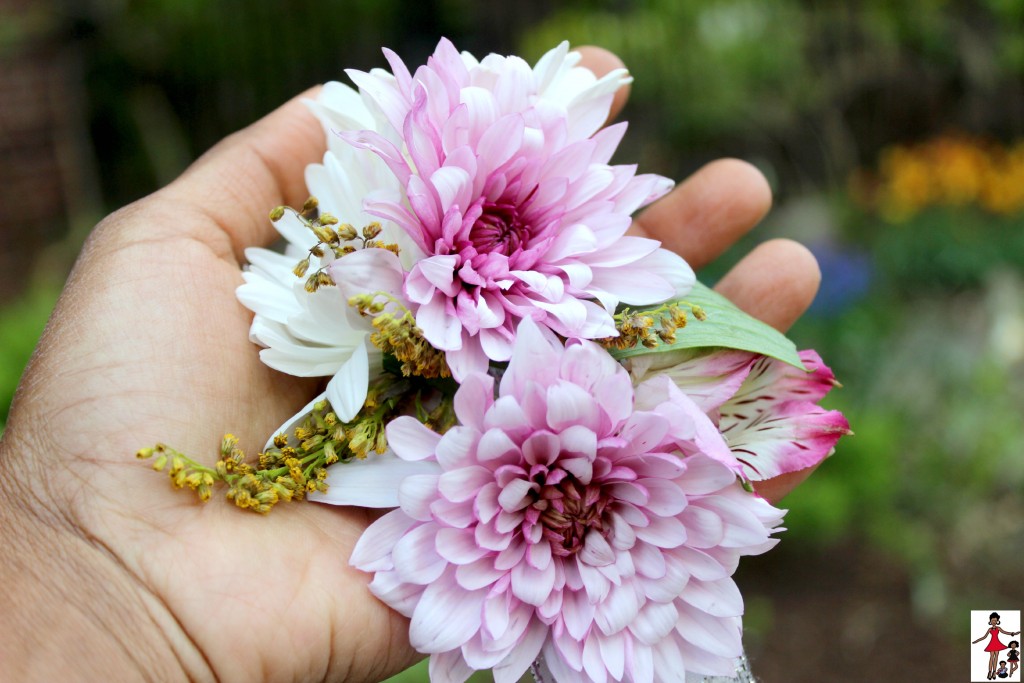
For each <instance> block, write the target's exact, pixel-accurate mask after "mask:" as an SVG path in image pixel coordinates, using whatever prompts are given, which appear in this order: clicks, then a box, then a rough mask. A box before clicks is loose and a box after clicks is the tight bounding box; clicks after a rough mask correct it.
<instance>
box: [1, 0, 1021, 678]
mask: <svg viewBox="0 0 1024 683" xmlns="http://www.w3.org/2000/svg"><path fill="white" fill-rule="evenodd" d="M1022 29H1024V3H1022V2H1020V1H1019V0H964V1H961V2H952V1H946V0H916V1H914V2H909V1H898V2H894V1H889V0H860V1H859V2H854V1H849V2H845V3H819V2H811V1H810V0H704V1H697V0H571V1H566V2H561V3H557V4H556V3H549V2H543V1H541V0H518V1H517V2H514V3H484V2H472V1H471V0H418V1H417V2H399V1H398V0H293V1H291V2H283V1H282V2H273V1H271V0H148V1H147V2H142V1H140V0H77V1H71V0H68V1H65V2H58V1H57V0H0V273H2V276H0V425H2V422H3V419H4V418H5V417H6V414H7V407H8V405H9V403H10V400H11V397H12V396H13V392H14V387H15V385H16V383H17V380H18V378H19V376H20V375H21V372H22V370H23V368H24V366H25V363H26V362H27V361H28V359H29V355H30V353H31V351H32V348H33V347H34V345H35V342H36V340H37V339H38V336H39V334H40V332H41V330H42V327H43V325H44V324H45V321H46V318H47V316H48V315H49V312H50V310H51V309H52V306H53V303H54V301H55V300H56V296H57V294H58V292H59V290H60V287H61V285H62V283H63V280H64V278H65V277H66V275H67V272H68V269H69V267H70V264H71V262H72V261H73V259H74V257H75V255H76V254H77V252H78V250H79V249H80V247H81V245H82V243H83V240H84V238H85V236H86V235H87V234H88V232H89V230H90V229H91V228H92V226H93V225H94V224H95V223H96V222H97V221H98V220H99V218H101V217H102V216H103V215H104V214H105V213H107V212H109V211H111V210H113V209H115V208H117V207H119V206H122V205H124V204H125V203H127V202H130V201H132V200H133V199H136V198H138V197H141V196H143V195H145V194H147V193H148V192H150V191H152V190H153V189H154V188H156V187H158V186H159V185H161V184H163V183H165V182H167V181H169V180H170V179H171V178H173V177H174V176H175V175H176V174H177V173H179V172H180V171H181V170H182V169H183V168H184V167H185V166H186V165H187V164H188V163H189V161H190V160H192V159H194V158H195V157H196V156H197V155H198V154H200V153H201V152H202V151H203V150H205V149H206V148H208V147H209V146H210V145H211V144H213V143H214V142H215V141H216V140H218V139H219V138H221V137H222V136H224V135H225V134H227V133H229V132H231V131H233V130H236V129H237V128H239V127H241V126H244V125H246V124H248V123H250V122H252V121H253V120H255V119H256V118H258V117H260V116H261V115H263V114H264V113H266V112H268V111H269V110H271V109H273V108H274V107H276V106H277V105H278V104H280V103H282V102H283V101H284V100H286V99H287V98H289V97H291V96H292V95H294V94H295V93H297V92H300V91H301V90H303V89H304V88H306V87H307V86H309V85H310V84H312V83H315V82H321V81H325V80H331V79H340V78H343V72H342V69H343V68H345V67H357V68H362V69H367V68H370V67H373V66H384V65H385V63H384V60H383V58H382V56H381V54H380V52H379V47H380V46H382V45H386V46H389V47H392V48H393V49H395V50H396V51H397V52H398V53H399V54H400V55H401V56H403V58H405V60H406V61H407V63H412V64H415V63H419V62H420V61H422V59H423V58H425V57H426V55H427V54H429V52H430V51H431V50H432V48H433V45H434V44H435V43H436V40H437V38H438V37H439V36H441V35H446V36H449V37H450V38H452V39H453V40H454V41H455V43H456V45H458V46H459V47H460V48H463V49H468V50H470V51H472V52H474V53H476V54H478V55H483V54H485V53H487V52H490V51H494V52H500V53H504V54H508V53H519V54H522V55H524V56H525V57H526V58H527V59H529V60H535V59H536V58H537V57H539V56H540V55H541V54H542V53H543V52H544V51H545V50H546V49H547V48H549V47H551V46H553V45H554V44H556V43H558V42H559V41H561V40H563V39H568V40H570V41H571V42H572V43H573V44H575V45H579V44H587V43H591V44H598V45H602V46H604V47H607V48H610V49H612V50H614V51H616V52H617V53H618V54H619V55H620V56H621V57H622V58H623V59H624V60H625V62H626V64H627V65H628V66H629V67H630V69H631V71H632V73H633V74H634V76H635V78H636V82H635V84H634V87H633V96H632V99H631V101H630V104H629V106H628V107H627V109H626V111H625V112H624V114H623V118H625V119H628V120H629V121H630V130H629V133H628V134H627V136H626V139H625V142H624V144H623V146H622V148H621V151H620V155H619V157H618V158H619V159H629V160H634V159H636V160H640V162H641V169H642V170H644V171H652V172H658V173H662V174H664V175H668V176H672V177H675V178H683V177H685V176H686V175H687V174H688V173H690V172H692V171H693V170H695V169H696V168H698V167H699V166H700V165H701V164H703V163H705V162H707V161H709V160H711V159H713V158H716V157H719V156H735V157H740V158H744V159H747V160H749V161H751V162H753V163H754V164H756V165H757V166H758V167H759V168H761V169H762V171H763V172H764V173H765V174H766V176H767V177H768V178H769V180H770V182H771V184H772V186H773V188H774V191H775V195H776V206H775V208H774V209H773V211H772V213H771V214H770V216H769V217H768V219H767V220H766V221H765V224H764V225H763V226H761V228H759V229H758V230H757V231H755V234H753V235H751V236H750V237H749V238H747V239H746V240H745V241H744V242H743V243H742V244H740V245H739V246H738V247H736V248H735V249H733V250H732V251H731V252H730V253H729V254H728V255H727V257H726V258H725V259H724V261H723V263H721V264H718V265H716V266H715V267H714V269H713V270H710V271H708V272H705V273H703V274H702V277H703V279H705V281H714V279H715V278H716V277H718V276H720V275H721V274H722V273H723V272H724V269H725V268H726V267H727V266H728V265H729V264H730V263H734V262H735V261H736V260H737V259H738V258H739V256H740V255H741V254H742V253H744V252H745V251H746V250H747V249H749V248H750V247H751V246H752V245H753V244H755V243H756V242H758V241H761V240H765V239H768V238H770V237H775V236H787V237H792V238H795V239H798V240H800V241H802V242H804V243H805V244H807V245H808V246H809V247H810V248H811V249H812V250H813V251H814V252H815V254H816V255H817V256H818V258H819V261H820V263H821V267H822V271H823V274H824V281H823V285H822V289H821V292H820V293H819V295H818V298H817V300H816V301H815V304H814V306H813V308H812V310H811V311H810V313H809V314H808V315H807V316H806V317H805V319H804V320H803V321H801V322H800V323H799V324H798V325H797V326H796V327H795V328H794V329H793V331H792V333H791V336H792V337H793V338H794V339H795V340H796V341H797V343H798V345H799V346H801V347H802V348H806V347H813V348H816V349H818V350H820V351H821V353H822V355H823V356H824V358H825V359H826V360H827V362H829V363H830V364H831V365H832V367H833V368H834V370H835V371H836V374H837V376H838V377H839V378H840V380H841V381H842V382H843V384H844V385H845V386H844V388H843V389H842V390H840V391H837V392H834V393H833V396H831V397H830V398H829V399H828V404H829V406H830V407H835V408H841V409H842V410H844V411H845V412H846V413H847V415H848V417H849V419H850V423H851V424H852V425H853V428H854V430H855V432H856V436H854V437H851V438H847V439H844V440H843V441H842V442H841V443H840V445H839V449H838V452H837V453H836V455H835V456H834V457H833V458H831V459H830V460H828V461H826V463H825V464H824V465H823V466H822V467H821V468H820V470H819V471H818V472H817V473H816V474H815V475H814V477H813V478H812V479H811V480H810V481H809V482H808V483H807V484H806V485H804V486H803V487H801V488H800V489H799V490H797V491H796V492H795V493H793V494H792V495H791V496H790V497H789V498H787V499H786V500H785V502H784V507H788V508H789V509H790V510H791V512H790V514H789V516H788V518H787V520H788V524H787V525H788V527H789V531H788V532H786V534H785V535H784V541H783V543H782V544H781V545H780V546H779V547H778V549H777V550H775V551H773V552H772V553H770V554H769V555H767V556H763V557H758V558H751V559H750V560H749V561H747V562H745V563H744V564H743V566H741V569H740V574H739V577H738V581H739V583H740V586H741V588H742V589H743V590H744V592H745V595H746V597H747V609H748V615H747V618H746V642H747V647H748V649H749V652H750V656H751V659H752V660H753V665H754V670H755V672H757V673H758V675H759V677H760V679H761V680H763V681H764V682H765V683H773V682H776V681H778V682H782V681H796V682H798V683H799V682H800V681H817V680H822V679H827V680H831V681H866V680H871V681H879V682H885V681H905V680H936V681H938V680H966V679H967V666H968V661H969V656H968V652H969V651H968V647H969V645H968V643H969V642H970V640H971V639H973V637H976V633H975V632H976V631H978V630H979V629H978V626H977V625H975V624H968V616H969V613H970V610H971V609H990V608H997V609H998V608H1003V609H1020V608H1021V607H1022V606H1024V572H1022V571H1021V560H1022V558H1024V553H1022V548H1024V30H1022ZM269 208H270V207H268V209H269ZM282 513H283V514H287V511H282ZM343 561H345V558H339V562H343ZM968 636H971V637H970V638H969V637H968ZM396 680H399V681H402V683H412V682H414V681H421V680H425V674H424V673H423V668H422V667H420V668H418V669H416V670H413V671H412V672H408V673H406V674H403V675H402V676H400V677H398V678H397V679H396ZM481 680H487V678H486V677H485V676H481Z"/></svg>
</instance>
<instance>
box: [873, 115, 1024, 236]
mask: <svg viewBox="0 0 1024 683" xmlns="http://www.w3.org/2000/svg"><path fill="white" fill-rule="evenodd" d="M875 181H876V182H875V191H874V194H873V199H874V201H873V203H874V204H875V205H876V207H877V209H878V211H879V213H881V215H882V216H883V217H884V218H885V219H886V220H888V221H890V222H893V223H900V222H903V221H906V220H909V219H911V218H913V217H914V216H915V215H917V214H918V213H920V212H921V211H923V210H925V209H927V208H930V207H952V208H966V207H971V206H975V207H978V208H981V209H983V210H985V211H987V212H989V213H993V214H997V215H1002V216H1013V215H1016V214H1019V213H1022V212H1024V142H1018V143H1016V144H1015V145H1013V146H1011V147H1003V146H1000V145H995V144H991V143H989V142H987V141H985V140H982V139H980V138H971V137H967V136H959V135H944V136H940V137H937V138H933V139H932V140H928V141H926V142H922V143H918V144H914V145H896V146H893V147H890V148H888V149H886V150H884V151H883V152H882V154H881V158H880V161H879V164H878V171H877V175H876V176H875Z"/></svg>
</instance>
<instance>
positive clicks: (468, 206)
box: [333, 40, 693, 379]
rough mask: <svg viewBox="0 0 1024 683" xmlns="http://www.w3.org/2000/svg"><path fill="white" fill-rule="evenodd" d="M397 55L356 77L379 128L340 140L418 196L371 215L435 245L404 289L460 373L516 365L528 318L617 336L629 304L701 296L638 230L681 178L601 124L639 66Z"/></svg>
mask: <svg viewBox="0 0 1024 683" xmlns="http://www.w3.org/2000/svg"><path fill="white" fill-rule="evenodd" d="M386 55H387V58H388V61H389V62H390V64H391V67H392V70H393V73H388V72H385V71H382V70H375V71H373V72H370V73H362V72H358V71H350V72H349V74H350V76H351V78H352V80H353V81H354V82H355V83H356V84H357V85H358V86H359V88H360V92H361V94H362V96H363V101H364V102H365V103H366V104H367V107H368V108H369V109H370V110H371V111H373V112H375V113H376V120H377V128H376V129H375V130H353V129H346V130H341V131H339V134H340V135H341V136H342V137H343V138H344V139H345V140H347V141H349V142H350V143H351V144H352V145H354V146H356V147H358V148H361V149H367V150H371V151H372V152H374V153H375V154H377V155H378V156H379V157H380V159H382V160H383V161H384V162H385V163H386V164H387V166H388V168H389V169H390V170H391V172H392V173H393V174H394V176H395V178H396V179H397V181H398V185H399V186H400V187H401V188H402V190H403V192H402V194H403V196H402V197H401V198H400V199H398V200H396V199H394V198H390V197H388V198H379V197H378V198H370V199H368V200H367V202H366V205H365V206H366V210H367V211H368V212H370V213H373V214H375V215H377V216H379V217H381V218H383V219H385V220H386V221H388V222H390V223H393V224H395V225H397V226H399V227H400V228H401V229H402V230H404V231H405V232H406V233H407V234H408V236H409V238H410V239H411V241H412V242H413V243H414V244H415V245H416V247H417V248H418V250H419V251H420V252H422V254H421V258H419V259H418V260H416V261H415V263H414V264H413V265H412V266H411V267H407V271H406V270H402V272H403V274H404V275H405V281H404V287H403V294H404V298H405V300H406V302H407V303H408V306H409V308H410V309H411V310H413V312H414V313H415V315H416V323H417V325H418V326H419V327H420V328H421V329H422V331H423V334H424V336H425V337H426V339H427V340H428V341H429V342H430V343H431V344H432V345H433V346H434V347H436V348H438V349H441V350H443V351H445V352H446V354H447V357H448V363H449V365H450V366H451V368H452V371H453V374H454V376H455V377H456V378H457V379H461V378H462V377H465V376H467V375H468V374H469V373H470V372H474V371H482V370H484V369H485V368H486V367H487V365H488V362H489V361H505V360H508V358H509V357H510V355H511V353H512V343H513V336H514V335H513V332H514V330H515V329H516V326H517V325H518V323H519V321H520V320H522V319H523V318H531V319H533V320H534V321H536V322H537V323H538V324H539V325H542V326H544V327H547V328H549V329H551V330H552V331H554V332H556V333H557V334H559V335H561V336H562V337H565V338H569V339H595V338H601V337H609V336H615V335H616V334H617V332H616V330H615V327H614V324H613V320H612V313H614V310H615V308H616V306H618V304H620V303H629V304H635V305H645V304H653V303H658V302H661V301H664V300H667V299H669V298H672V297H675V296H678V295H682V294H685V292H686V291H688V290H689V288H690V287H691V286H692V283H693V272H692V270H691V269H690V267H689V266H688V265H687V264H686V262H685V261H683V260H682V259H681V258H679V257H678V256H676V255H674V254H672V253H670V252H668V251H666V250H663V249H661V248H660V246H659V243H658V242H657V241H654V240H649V239H645V238H640V237H633V236H627V235H625V232H626V230H627V228H629V225H630V222H631V218H630V216H631V214H632V213H633V212H634V211H636V210H637V209H639V208H640V207H642V206H644V205H646V204H648V203H650V202H651V201H653V200H655V199H657V198H659V197H661V196H662V195H663V194H665V193H666V192H667V191H668V190H669V189H670V188H671V185H672V183H671V182H670V181H669V180H668V179H666V178H662V177H660V176H655V175H636V167H635V166H626V165H611V164H610V163H609V162H610V159H611V156H612V153H613V152H614V151H615V149H616V147H617V146H618V143H619V141H620V140H621V138H622V136H623V134H624V133H625V125H624V124H618V125H614V126H611V127H609V128H605V129H604V130H600V132H598V131H599V129H600V127H601V125H602V124H603V123H604V121H605V119H606V118H607V116H608V113H609V109H610V106H611V101H612V96H613V95H614V92H615V90H616V89H618V88H619V87H620V86H621V85H622V84H624V83H627V82H628V80H629V79H628V76H627V74H626V73H625V70H622V69H620V70H617V71H613V72H612V73H610V74H608V75H606V76H604V77H603V78H601V79H597V78H596V77H595V76H594V75H593V74H592V73H591V72H590V71H587V70H586V69H583V68H580V67H577V66H575V65H576V63H577V62H578V60H579V55H578V54H575V53H569V52H568V47H567V45H566V44H563V45H561V46H559V47H558V48H556V49H554V50H552V51H550V52H549V53H548V54H546V55H545V56H544V57H543V58H541V60H540V61H539V62H538V63H537V65H536V66H535V67H533V68H530V67H529V66H528V65H527V64H526V63H525V62H523V61H522V60H521V59H519V58H518V57H499V56H497V55H489V56H488V57H486V58H485V59H483V60H482V61H477V60H476V59H475V58H474V57H472V56H471V55H468V54H466V53H462V54H460V53H458V52H457V51H456V50H455V48H454V47H453V46H452V44H451V43H449V42H448V41H447V40H442V41H441V42H440V43H439V44H438V46H437V49H436V51H435V52H434V54H433V55H432V56H431V57H430V59H429V60H428V62H427V64H426V65H424V66H421V67H419V68H418V69H417V70H416V71H415V73H412V74H411V73H410V72H409V71H408V69H407V68H406V66H405V64H403V63H402V61H401V60H400V59H399V58H398V57H397V56H395V55H394V54H393V53H391V52H390V51H386ZM379 258H380V260H381V261H382V263H384V262H386V267H388V268H392V269H399V270H401V269H402V264H401V263H400V262H399V259H398V258H396V257H388V256H381V257H379ZM342 261H343V259H342ZM333 274H334V275H335V279H336V280H338V279H343V278H344V273H340V272H338V273H333Z"/></svg>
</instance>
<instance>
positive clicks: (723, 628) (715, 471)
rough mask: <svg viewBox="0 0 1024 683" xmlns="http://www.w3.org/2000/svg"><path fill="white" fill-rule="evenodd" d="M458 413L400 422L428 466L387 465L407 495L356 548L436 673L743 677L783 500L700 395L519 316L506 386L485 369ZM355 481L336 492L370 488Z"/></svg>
mask: <svg viewBox="0 0 1024 683" xmlns="http://www.w3.org/2000/svg"><path fill="white" fill-rule="evenodd" d="M663 399H664V400H663ZM455 410H456V414H457V416H458V418H459V423H460V424H459V425H458V426H456V427H454V428H452V429H451V430H450V431H448V432H447V433H445V434H444V436H439V435H437V434H435V433H434V432H432V431H430V430H429V429H427V428H426V427H424V426H423V425H422V424H421V423H419V422H418V421H417V420H416V419H415V418H412V417H405V418H398V419H396V420H394V421H393V422H391V423H390V424H389V426H388V428H387V434H388V441H389V444H390V446H391V448H392V449H393V450H394V453H395V454H396V456H397V457H394V456H391V457H392V458H393V461H392V462H395V461H397V462H403V463H406V465H409V466H415V468H416V470H415V471H413V470H412V469H409V470H405V471H402V470H400V469H399V468H393V467H390V466H389V467H388V469H389V470H390V480H389V481H390V482H391V486H392V487H393V488H397V496H396V498H397V502H398V504H399V507H398V509H395V510H393V511H391V512H389V513H388V514H386V515H385V516H384V517H382V518H381V519H379V520H378V521H377V522H375V523H374V524H373V525H371V526H370V527H369V529H367V531H366V532H365V534H364V535H363V537H362V538H361V539H360V541H359V543H358V544H357V546H356V548H355V550H354V551H353V554H352V558H351V562H352V563H353V564H354V565H355V566H357V567H359V568H361V569H363V570H365V571H368V572H372V573H373V574H374V578H373V581H372V582H371V584H370V589H371V590H372V591H373V592H374V594H375V595H377V596H378V597H379V598H380V599H381V600H383V601H384V602H385V603H387V604H388V605H390V606H391V607H392V608H394V609H395V610H397V611H398V612H400V613H402V614H404V615H406V616H408V617H409V618H410V619H411V625H410V632H409V636H410V640H411V642H412V644H413V645H414V646H415V647H416V648H417V649H418V650H420V651H421V652H425V653H429V654H430V655H431V664H430V671H431V679H432V681H434V682H435V683H439V682H446V683H453V682H454V683H458V682H461V681H465V680H466V678H467V677H468V676H469V675H470V674H471V673H472V672H473V671H474V670H478V669H488V668H490V669H493V672H494V677H495V680H496V681H497V682H498V683H512V682H513V681H516V680H518V679H519V677H520V676H521V675H522V674H523V673H524V671H525V670H526V668H527V667H528V666H529V665H530V663H531V662H533V661H534V660H535V659H537V658H538V657H542V658H543V660H544V662H545V664H544V665H545V667H546V670H547V671H548V673H550V675H551V676H552V677H553V678H554V680H556V681H559V682H560V683H578V682H584V683H585V682H588V681H593V682H599V683H605V682H606V681H629V682H631V683H654V682H660V681H666V682H667V681H680V680H683V679H684V677H685V675H686V674H687V673H691V674H699V675H728V674H731V673H732V671H733V669H734V666H735V658H736V657H738V656H739V655H740V654H741V651H742V647H741V642H740V632H741V626H740V617H741V615H742V614H743V601H742V598H741V597H740V594H739V592H738V590H737V589H736V586H735V584H734V583H733V580H732V578H731V575H732V573H733V572H734V571H735V569H736V565H737V562H738V560H739V558H740V556H743V555H751V554H757V553H761V552H764V551H766V550H767V549H769V548H771V547H772V546H773V545H774V544H775V542H776V541H775V539H773V538H771V534H772V532H773V531H776V530H777V529H776V527H777V525H778V523H779V522H780V520H781V517H782V512H781V511H779V510H777V509H776V508H774V507H772V506H771V505H769V504H768V503H767V502H765V501H764V500H763V499H761V498H759V497H757V496H756V495H754V494H751V493H748V492H747V491H745V490H744V489H743V487H742V486H741V484H740V482H739V481H738V479H737V475H736V470H737V469H738V465H737V464H736V463H735V462H732V463H729V462H723V461H722V459H727V458H728V457H729V456H728V448H727V446H726V445H725V443H724V441H722V440H721V436H719V437H718V442H717V443H714V442H713V436H712V434H713V433H716V432H715V430H714V427H713V425H712V424H711V422H710V420H709V418H708V417H707V416H706V415H705V414H704V413H703V412H702V411H701V410H700V408H699V407H697V405H696V404H694V403H693V402H692V401H691V400H690V399H689V398H687V397H686V395H685V394H683V393H682V392H681V391H679V389H678V388H676V386H675V385H674V384H672V383H671V382H668V381H667V380H666V381H656V382H652V383H648V384H644V385H641V386H639V387H637V389H636V391H635V393H634V389H633V387H632V384H631V382H630V378H629V376H628V374H627V373H626V371H625V370H624V369H623V368H622V367H621V366H620V365H618V363H616V362H615V361H614V360H613V359H612V358H611V357H610V356H609V354H608V352H607V351H606V350H604V349H602V348H600V347H599V346H597V345H596V344H593V343H591V342H586V341H582V342H576V343H570V344H569V345H568V346H565V347H563V346H562V345H561V344H559V343H558V342H557V341H556V340H554V339H552V338H551V336H550V332H547V331H546V330H544V329H543V328H541V327H538V326H537V325H536V324H535V323H533V321H532V320H531V319H524V320H523V322H522V323H521V324H520V325H519V327H518V329H517V335H516V340H515V344H514V347H513V353H512V358H511V361H510V363H509V366H508V369H507V371H506V372H505V374H504V376H503V377H502V379H501V381H500V384H499V387H498V391H497V396H495V392H494V379H493V378H492V377H490V376H488V375H485V374H479V373H473V374H470V375H468V376H467V377H466V378H465V380H464V381H463V383H462V385H461V387H460V388H459V390H458V392H457V394H456V396H455ZM709 429H710V431H709ZM723 453H724V455H723ZM359 476H363V478H362V479H361V480H360V481H359V482H357V483H350V484H346V478H345V477H338V478H337V480H336V483H332V487H331V491H329V492H328V494H327V495H328V496H331V495H332V494H333V495H335V496H341V497H343V498H344V497H345V496H346V495H347V494H346V492H345V488H346V487H359V488H361V489H364V490H365V488H367V484H368V483H369V482H368V480H367V479H366V478H365V476H364V475H359ZM386 476H388V475H386V474H385V472H384V471H383V470H382V471H381V472H380V474H379V477H380V479H381V481H382V482H383V481H384V479H385V477H386ZM336 487H340V488H338V489H336ZM369 488H371V489H372V488H373V486H369ZM382 488H383V487H382ZM360 495H363V496H364V497H365V493H361V494H360ZM392 495H394V494H391V493H387V492H384V491H382V492H381V494H380V496H379V497H380V498H381V500H379V501H368V503H370V504H373V503H375V504H378V505H381V504H388V503H389V502H390V500H391V499H390V496H392Z"/></svg>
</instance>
